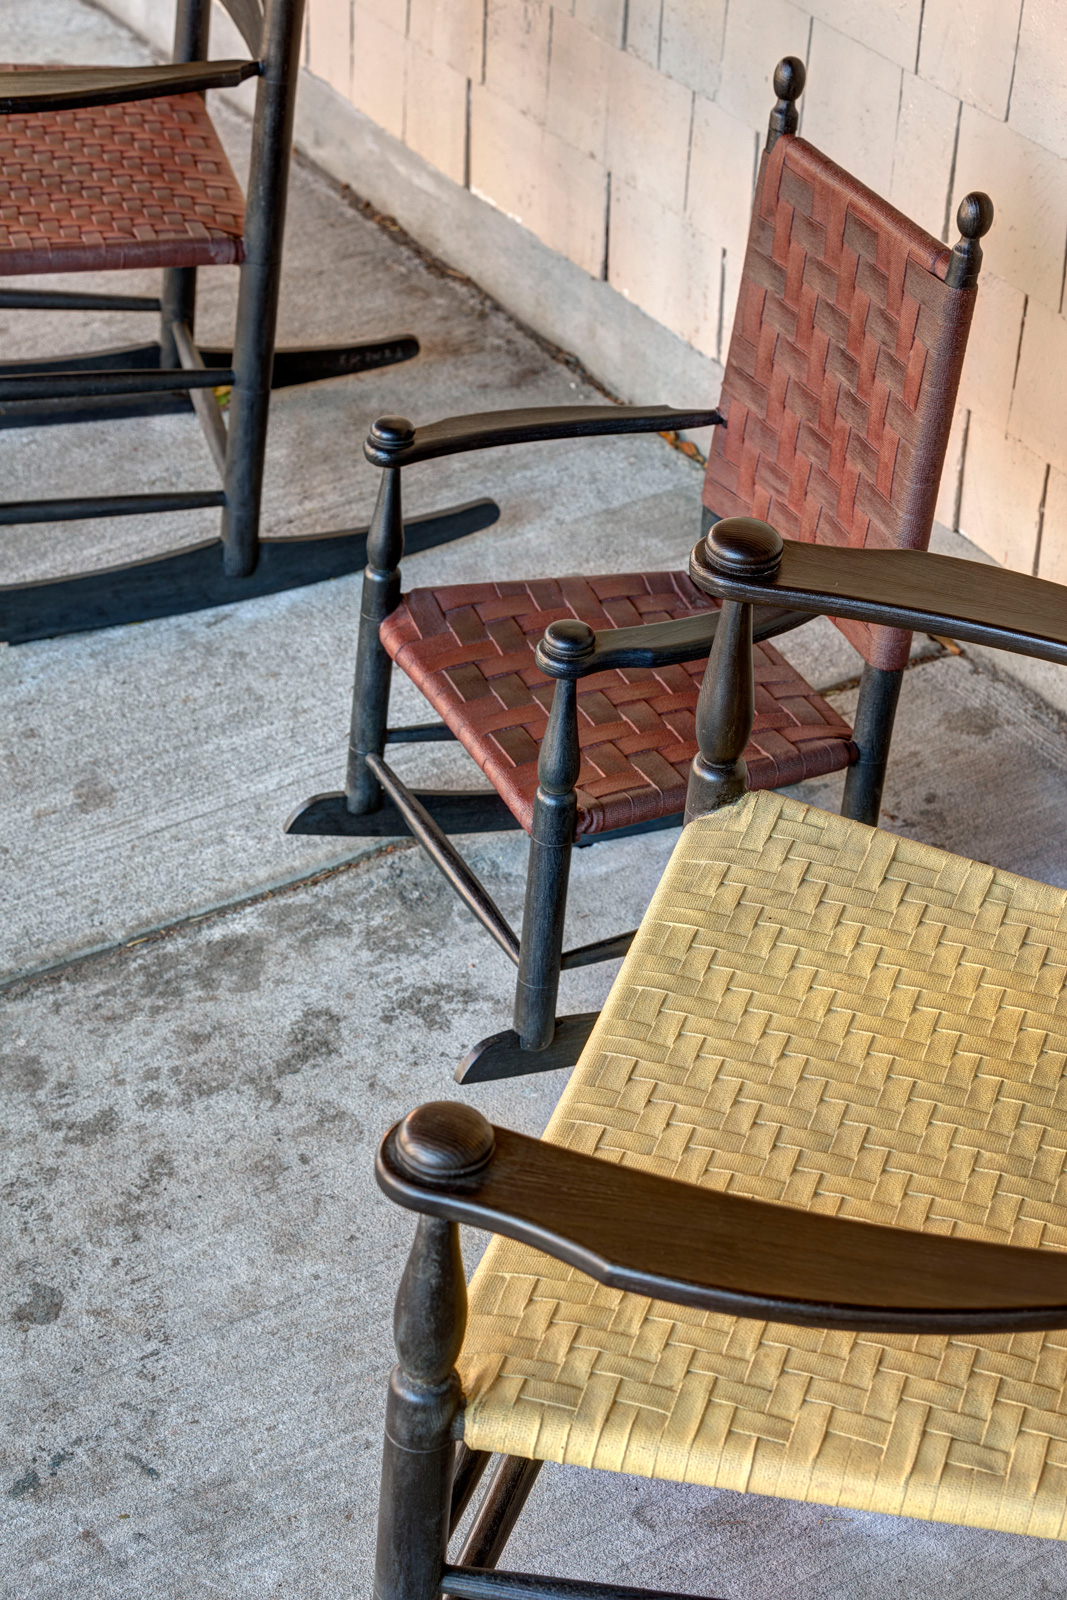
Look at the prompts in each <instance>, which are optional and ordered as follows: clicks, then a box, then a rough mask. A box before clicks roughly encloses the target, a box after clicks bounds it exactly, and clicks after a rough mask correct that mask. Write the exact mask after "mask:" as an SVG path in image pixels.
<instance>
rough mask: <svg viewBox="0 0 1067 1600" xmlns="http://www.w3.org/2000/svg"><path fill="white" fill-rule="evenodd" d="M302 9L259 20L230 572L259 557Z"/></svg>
mask: <svg viewBox="0 0 1067 1600" xmlns="http://www.w3.org/2000/svg"><path fill="white" fill-rule="evenodd" d="M303 15H304V4H303V0H287V3H282V4H278V5H274V6H271V7H268V8H267V12H266V21H265V24H264V38H263V51H262V54H263V58H264V60H265V62H266V67H267V70H266V72H265V73H264V76H263V77H261V78H260V79H259V82H258V86H257V94H256V117H255V124H254V126H253V130H252V161H251V166H250V173H251V179H250V184H249V195H248V207H247V210H246V212H245V259H244V261H243V263H242V265H241V281H240V290H239V293H238V300H237V329H236V332H235V334H234V343H233V370H234V375H235V376H234V384H233V393H232V395H231V398H230V408H229V412H230V415H229V427H228V444H227V451H226V481H225V489H226V507H225V509H224V511H223V514H222V544H223V568H224V570H225V573H226V576H227V577H230V578H244V577H248V575H249V574H250V573H252V572H253V571H254V570H255V566H256V561H257V559H258V557H259V514H260V503H261V500H262V495H263V459H264V455H265V453H266V448H267V420H268V413H269V408H270V389H271V367H272V365H273V362H274V331H275V324H276V322H277V316H278V288H279V282H280V278H281V265H282V239H283V235H284V232H285V204H286V199H287V196H288V189H289V165H290V161H291V157H292V144H293V111H294V107H295V102H296V82H295V74H296V72H297V70H298V62H299V59H300V56H299V37H300V30H301V25H302V21H303ZM287 64H288V65H287Z"/></svg>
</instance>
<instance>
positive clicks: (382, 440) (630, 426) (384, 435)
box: [363, 406, 723, 467]
mask: <svg viewBox="0 0 1067 1600" xmlns="http://www.w3.org/2000/svg"><path fill="white" fill-rule="evenodd" d="M722 420H723V419H722V417H721V416H720V415H719V413H718V412H717V411H715V410H713V409H711V408H710V407H707V406H705V407H703V408H702V409H700V410H692V411H677V410H675V409H674V408H673V407H672V406H535V407H531V408H529V409H523V410H518V411H482V412H477V413H475V414H474V415H472V416H469V417H446V418H445V420H444V421H443V422H431V423H428V424H427V426H426V427H425V428H413V427H412V425H411V423H410V422H408V421H407V419H406V418H404V417H382V418H381V419H380V420H379V421H378V422H376V423H375V424H374V426H373V428H372V429H371V431H370V433H369V435H368V437H367V442H366V444H365V445H364V446H363V451H364V454H365V455H366V457H367V460H368V461H373V462H374V464H375V466H377V467H407V466H410V465H411V464H412V463H413V462H415V461H432V460H434V459H435V458H436V457H437V456H453V455H457V454H459V453H460V452H461V451H467V450H491V449H496V448H497V447H498V446H500V445H505V444H531V443H534V442H536V441H539V440H543V439H587V438H595V437H597V436H598V435H602V434H610V433H665V432H668V431H670V430H673V429H678V428H707V427H711V426H712V425H714V424H716V423H719V422H721V421H722Z"/></svg>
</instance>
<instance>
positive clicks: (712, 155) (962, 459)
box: [307, 0, 1067, 579]
mask: <svg viewBox="0 0 1067 1600" xmlns="http://www.w3.org/2000/svg"><path fill="white" fill-rule="evenodd" d="M787 53H794V54H797V55H801V56H803V57H804V58H805V59H806V60H807V62H808V66H809V87H808V91H807V93H806V95H805V97H804V102H803V107H804V109H803V123H802V132H803V133H804V134H805V136H806V137H808V138H810V139H811V140H813V141H814V142H815V143H817V144H819V145H820V146H821V148H823V149H824V150H826V152H827V153H828V154H829V155H831V156H833V157H834V158H835V159H836V160H838V161H840V162H842V163H843V164H844V165H846V166H848V167H849V168H851V170H852V171H854V172H855V173H856V174H857V175H858V176H859V177H860V178H862V179H863V180H864V181H865V182H867V183H869V184H870V185H871V186H872V187H874V188H876V189H878V190H879V191H880V192H882V193H883V194H885V195H887V196H888V197H889V198H890V199H891V200H892V201H893V202H894V204H896V205H897V206H899V207H900V208H901V209H902V210H904V211H907V212H908V213H909V214H911V215H912V216H913V217H915V219H916V220H917V221H919V222H921V223H922V224H923V225H924V226H925V227H927V228H928V229H930V231H931V232H933V233H935V234H937V235H938V236H940V237H942V238H954V237H955V234H954V232H952V227H953V222H952V218H953V213H954V208H955V205H956V203H957V201H958V200H959V198H960V197H961V196H962V195H963V194H964V193H965V192H966V191H967V189H969V188H972V187H980V188H984V189H987V190H988V191H989V193H990V194H991V195H992V196H993V199H994V201H995V204H996V207H997V221H996V224H995V227H994V230H993V233H992V234H991V236H990V238H989V240H988V247H987V251H986V272H985V276H984V281H983V287H982V290H981V293H980V296H979V311H978V315H977V318H976V322H975V328H974V333H973V336H972V349H971V353H970V355H969V357H968V362H967V368H966V372H965V376H964V382H963V389H962V393H961V396H960V406H959V411H958V415H957V417H956V422H955V426H954V429H953V439H952V446H951V449H950V459H949V465H948V467H947V469H946V481H945V483H944V484H943V487H942V494H941V501H940V507H939V513H940V516H941V518H942V520H944V521H946V522H948V523H949V524H950V525H951V526H956V527H958V528H959V530H960V531H961V532H963V533H965V534H966V535H967V536H968V537H969V538H970V539H972V540H973V541H974V542H975V543H976V544H978V545H979V546H980V547H981V548H982V549H983V550H985V551H986V552H987V553H988V554H989V555H991V556H993V557H995V558H996V559H997V560H998V561H1002V562H1006V563H1007V564H1008V565H1010V566H1012V567H1017V568H1019V569H1020V570H1024V571H1031V570H1033V571H1040V572H1042V573H1047V574H1049V575H1050V576H1056V577H1059V578H1061V579H1062V578H1063V577H1064V575H1065V573H1067V317H1065V316H1064V299H1063V296H1064V261H1065V251H1067V90H1065V87H1064V85H1065V84H1067V12H1065V10H1064V0H806V3H805V4H799V5H794V4H791V3H790V0H729V4H727V0H559V3H558V4H552V3H551V0H375V3H371V0H309V18H308V56H307V64H308V68H309V70H310V71H311V72H312V73H314V74H316V75H318V76H320V77H322V78H323V79H325V81H326V82H327V83H329V84H330V85H331V86H332V87H333V88H334V89H335V90H337V91H338V92H339V93H341V94H343V95H345V96H346V97H347V98H348V99H349V100H351V102H352V104H353V105H354V106H355V107H356V108H357V109H358V110H359V111H361V112H363V113H365V114H366V115H367V116H368V117H370V118H371V119H372V120H373V121H374V122H375V123H376V124H378V125H379V126H380V127H382V128H384V129H386V130H387V131H388V132H390V133H392V134H393V135H394V136H396V137H397V138H398V139H400V140H402V141H403V142H404V143H405V144H406V145H407V146H408V147H409V148H410V149H411V150H413V151H415V152H416V153H417V154H418V155H419V156H421V157H423V158H424V160H426V161H427V162H429V163H430V164H431V165H432V166H434V167H436V168H437V169H438V170H439V171H440V172H441V173H443V174H445V175H446V176H447V177H448V178H450V179H452V180H453V181H454V182H455V183H457V184H462V185H463V186H464V187H465V188H467V189H469V190H470V191H471V193H472V194H473V195H475V196H477V197H479V198H480V199H481V200H483V201H484V202H486V203H487V204H488V205H490V206H492V207H494V208H495V209H496V210H497V211H499V212H502V213H504V214H505V215H506V216H507V217H509V218H511V219H513V221H514V223H515V224H517V225H520V226H521V227H522V228H524V229H527V230H529V232H531V233H532V234H534V235H535V236H536V238H537V239H539V240H540V241H541V242H542V243H543V244H544V245H546V246H548V247H549V249H551V250H552V251H555V252H558V253H559V254H561V255H562V256H564V257H566V258H567V259H568V260H569V261H570V262H573V263H574V264H575V265H576V266H577V267H579V268H581V269H582V270H583V271H584V272H586V273H588V274H589V275H590V276H591V277H593V278H599V279H602V280H605V282H606V284H607V285H608V286H609V287H610V288H611V289H614V290H615V291H617V292H618V294H619V295H622V296H624V297H625V298H626V299H627V300H628V301H630V302H631V303H632V304H633V305H635V306H637V307H639V308H640V309H641V310H642V311H644V312H646V313H647V314H648V315H649V316H650V317H652V318H653V319H655V321H656V322H658V323H660V324H662V325H663V326H664V327H665V328H667V329H669V330H670V332H671V333H673V334H675V335H677V337H678V338H679V339H681V340H683V341H685V343H686V344H687V345H689V346H692V348H693V349H694V350H695V351H697V352H700V353H701V354H703V355H704V356H706V357H709V358H711V361H713V362H721V361H722V360H723V359H724V357H725V353H726V348H727V345H728V343H729V337H730V329H731V326H732V322H733V304H734V299H735V297H736V293H737V279H738V272H739V269H740V262H741V256H742V253H743V250H744V241H745V232H746V228H747V222H748V211H749V206H750V203H751V198H752V186H753V178H754V173H755V167H756V161H757V153H758V149H759V146H760V142H761V139H762V136H763V131H764V129H765V126H766V118H767V112H768V110H769V108H770V104H771V99H772V96H771V94H770V90H769V86H768V81H767V80H768V76H769V73H770V71H771V69H772V68H773V65H774V63H775V61H776V60H777V59H778V58H779V57H780V56H782V55H784V54H787ZM604 303H605V305H610V299H608V300H606V301H605V302H604Z"/></svg>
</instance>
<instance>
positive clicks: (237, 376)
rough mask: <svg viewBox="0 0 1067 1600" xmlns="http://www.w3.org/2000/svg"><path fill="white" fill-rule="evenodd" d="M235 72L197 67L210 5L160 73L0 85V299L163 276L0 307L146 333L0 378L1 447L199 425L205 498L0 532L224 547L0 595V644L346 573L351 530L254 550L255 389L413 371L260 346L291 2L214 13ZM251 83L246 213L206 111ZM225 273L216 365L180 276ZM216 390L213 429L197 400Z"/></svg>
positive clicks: (299, 16) (423, 536) (274, 298)
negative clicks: (134, 535)
mask: <svg viewBox="0 0 1067 1600" xmlns="http://www.w3.org/2000/svg"><path fill="white" fill-rule="evenodd" d="M223 3H224V4H225V5H226V8H227V10H228V11H229V13H230V15H231V16H232V18H233V20H234V22H235V23H236V24H237V26H238V28H239V29H240V31H241V34H242V35H243V37H244V40H245V43H246V44H247V45H248V48H249V51H250V52H251V57H252V59H250V60H247V61H206V60H204V59H203V58H204V56H205V55H206V52H207V42H208V24H209V20H210V0H179V4H178V15H177V23H176V28H175V43H174V64H173V65H170V66H163V67H94V68H81V67H48V68H35V67H17V68H10V69H8V70H5V71H2V72H0V140H2V141H3V164H2V172H0V198H2V201H3V204H2V207H0V213H2V214H0V278H3V277H7V276H9V275H15V274H22V273H45V272H47V273H55V272H88V271H95V270H101V269H107V268H127V269H129V268H144V267H153V266H158V267H162V268H163V269H164V270H163V287H162V293H161V295H160V296H159V298H158V299H156V298H154V297H144V296H130V295H115V294H78V293H66V292H57V291H52V290H36V289H31V290H24V289H23V290H20V289H15V288H5V289H2V290H0V308H3V309H15V308H23V309H28V310H29V309H32V310H51V311H77V310H93V311H144V312H154V313H157V314H158V315H159V316H160V324H161V325H160V336H159V339H158V341H156V342H153V343H150V344H144V345H135V346H132V347H127V348H125V349H114V350H103V351H94V352H92V353H91V354H88V355H78V356H63V357H59V358H58V359H52V360H36V361H8V362H4V363H0V428H24V427H30V426H34V427H39V426H44V425H47V424H50V423H72V422H85V421H90V420H93V419H100V418H105V417H129V416H145V415H149V414H152V413H159V412H168V411H188V409H189V407H190V404H191V405H192V407H193V409H194V410H195V412H196V415H197V417H198V419H199V422H200V425H201V427H202V429H203V432H204V436H205V439H206V441H207V444H208V447H209V449H210V452H211V455H212V458H213V460H214V463H215V466H216V467H217V468H218V471H219V475H220V477H221V479H222V486H221V487H220V488H218V489H208V490H205V491H192V492H190V491H186V492H183V493H157V494H107V495H78V496H75V497H72V498H66V499H44V500H22V501H8V502H6V503H0V526H9V525H11V524H15V523H33V522H59V521H71V520H74V519H78V518H83V517H121V516H139V515H145V514H147V513H153V514H154V513H159V512H173V511H188V510H191V509H196V508H199V507H210V506H218V507H219V508H221V511H222V529H221V538H220V540H218V541H211V542H208V543H205V544H198V545H194V546H190V547H187V548H185V549H180V550H175V551H172V552H169V553H168V554H166V555H165V556H162V557H159V558H154V559H151V560H148V561H139V562H134V563H130V564H127V565H123V566H120V567H112V568H108V569H105V570H97V571H91V572H84V573H75V574H71V575H70V576H67V577H63V578H61V579H57V580H46V581H43V582H34V583H23V584H9V585H7V586H4V587H0V639H2V640H6V641H7V642H8V643H11V644H21V643H24V642H25V641H27V640H30V639H38V638H45V637H49V636H52V635H55V634H63V633H72V632H82V631H84V630H87V629H92V628H106V627H111V626H113V625H114V624H116V623H122V622H141V621H145V620H146V619H148V618H150V617H162V616H170V615H173V614H175V613H178V612H184V611H197V610H201V609H203V608H204V607H207V606H217V605H223V604H225V603H227V602H229V601H233V600H241V599H246V598H252V597H254V596H256V595H264V594H274V593H276V592H277V591H278V590H281V589H289V588H295V587H300V586H301V585H304V584H309V583H318V582H320V581H321V580H322V579H325V578H336V577H340V576H342V575H343V574H345V573H348V572H354V571H357V570H358V569H359V568H360V567H362V566H363V564H364V561H365V559H366V540H367V530H366V529H346V530H343V531H339V532H337V533H332V534H326V535H314V536H309V537H304V538H299V539H285V540H281V539H271V540H263V541H261V540H260V538H259V522H260V501H261V496H262V485H263V460H264V453H265V450H266V442H267V418H268V410H269V406H270V393H271V389H272V388H275V389H277V388H284V387H288V386H291V385H294V384H303V383H312V382H315V381H316V380H318V379H322V378H334V377H339V376H341V375H343V374H348V373H356V372H367V371H370V370H372V369H373V368H376V367H384V366H391V365H393V364H394V363H396V362H400V361H409V360H411V358H412V357H413V356H415V355H417V354H418V349H419V346H418V341H417V340H416V339H414V338H412V337H411V336H410V335H406V334H405V335H403V336H400V337H397V338H394V339H388V340H385V341H377V342H375V343H373V344H357V345H344V346H324V347H312V348H309V349H291V350H278V351H275V348H274V329H275V320H276V315H277V305H278V285H279V276H280V269H281V256H282V237H283V233H284V226H285V205H286V195H287V189H288V182H289V163H290V147H291V145H292V130H293V109H294V104H295V99H296V85H297V75H298V68H299V52H300V43H301V39H302V37H303V34H302V23H303V15H304V0H223ZM252 77H254V78H256V79H257V80H258V81H257V87H256V113H255V124H254V128H253V134H252V161H251V168H250V173H249V198H248V206H247V210H246V208H245V203H244V199H243V196H242V194H241V190H240V188H239V186H238V184H237V180H236V178H235V177H234V175H233V172H232V170H231V168H230V164H229V161H228V160H227V157H226V154H225V151H224V150H223V148H222V145H221V143H220V141H219V138H218V135H217V133H216V132H215V129H214V127H213V125H212V123H211V119H210V118H209V116H208V113H207V110H206V107H205V105H204V99H203V94H204V91H205V90H207V89H222V88H230V87H233V86H235V85H237V84H239V83H241V82H243V81H244V80H245V79H246V78H252ZM238 262H239V263H240V265H241V275H240V290H239V297H238V305H237V326H236V332H235V335H234V346H233V349H232V351H231V350H221V349H209V348H205V347H200V346H198V345H197V344H196V342H195V339H194V334H193V323H194V314H195V309H196V275H197V270H198V269H199V268H200V267H201V266H211V265H219V264H226V263H238ZM223 386H228V387H229V388H230V401H229V412H228V422H227V421H226V420H224V418H223V414H222V412H221V410H220V408H219V404H218V402H217V401H216V398H215V394H214V393H213V391H214V390H216V389H219V388H220V387H223ZM498 515H499V511H498V508H497V507H496V506H495V505H494V503H493V502H492V501H491V500H480V501H477V502H473V503H471V504H469V505H465V506H459V507H455V508H454V509H452V510H450V511H446V512H442V513H438V514H433V515H430V516H425V517H421V518H419V519H417V520H416V521H415V522H413V523H412V524H411V526H410V528H409V538H410V539H411V541H412V544H413V547H414V548H416V549H425V548H428V547H429V546H432V545H436V544H441V543H444V542H446V541H447V540H449V539H454V538H458V537H459V536H460V535H461V534H465V533H470V532H473V531H475V530H476V529H478V528H484V527H487V526H489V525H490V524H491V523H492V522H495V521H496V518H497V516H498Z"/></svg>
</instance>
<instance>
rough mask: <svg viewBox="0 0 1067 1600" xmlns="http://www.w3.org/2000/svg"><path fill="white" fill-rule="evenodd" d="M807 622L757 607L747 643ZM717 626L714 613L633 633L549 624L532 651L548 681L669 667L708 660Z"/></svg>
mask: <svg viewBox="0 0 1067 1600" xmlns="http://www.w3.org/2000/svg"><path fill="white" fill-rule="evenodd" d="M810 621H811V613H810V612H809V611H788V610H785V609H784V608H783V607H781V606H774V607H770V606H760V607H759V609H758V611H757V613H756V618H755V621H754V623H753V626H752V638H753V640H754V641H757V642H758V641H759V640H760V639H773V638H774V637H775V635H777V634H779V633H788V632H789V631H790V630H791V629H793V628H799V627H800V626H801V624H802V623H805V622H810ZM718 625H719V613H718V612H717V611H700V612H697V613H696V614H695V615H694V616H691V617H673V618H672V619H671V620H670V621H669V622H645V623H638V625H637V626H636V627H633V628H604V629H602V630H601V631H600V632H594V631H593V629H592V628H590V627H589V625H588V623H585V622H570V621H567V622H562V623H560V622H550V623H549V625H548V629H547V631H546V633H545V636H544V638H543V639H542V640H541V642H540V643H539V644H538V646H537V650H536V652H535V655H536V658H537V665H538V667H539V668H540V669H541V671H542V672H543V673H544V674H545V676H546V677H549V678H585V677H588V676H589V674H590V673H592V672H607V671H609V670H610V669H612V668H614V667H671V666H676V665H677V664H678V663H679V662H682V661H698V660H699V659H700V657H701V656H706V655H709V654H710V652H711V647H712V645H713V644H714V643H715V630H716V628H717V627H718ZM579 640H587V641H591V649H590V653H589V654H579V653H577V651H576V649H575V644H576V642H578V641H579Z"/></svg>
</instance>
